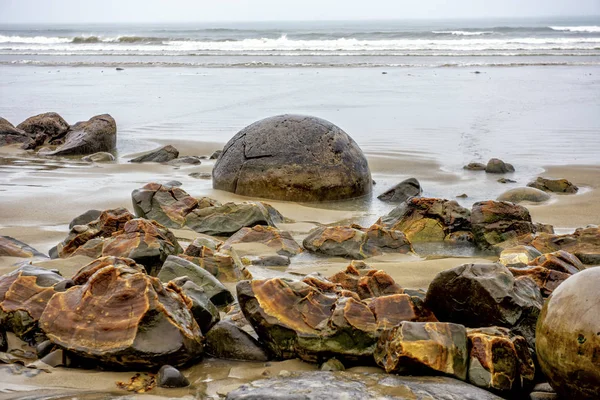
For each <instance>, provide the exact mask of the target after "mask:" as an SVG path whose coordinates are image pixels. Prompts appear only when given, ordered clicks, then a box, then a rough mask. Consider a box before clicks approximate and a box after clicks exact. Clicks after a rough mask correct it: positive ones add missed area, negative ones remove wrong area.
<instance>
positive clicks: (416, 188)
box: [377, 178, 423, 203]
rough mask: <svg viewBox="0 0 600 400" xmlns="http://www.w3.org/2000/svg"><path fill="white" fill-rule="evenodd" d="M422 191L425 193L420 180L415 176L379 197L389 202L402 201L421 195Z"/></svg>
mask: <svg viewBox="0 0 600 400" xmlns="http://www.w3.org/2000/svg"><path fill="white" fill-rule="evenodd" d="M421 193H423V189H421V184H420V183H419V181H418V180H417V179H415V178H408V179H406V180H404V181H402V182H400V183H399V184H397V185H396V186H394V187H393V188H391V189H390V190H388V191H386V192H385V193H383V194H380V195H379V196H377V198H378V199H379V200H381V201H386V202H389V203H402V202H405V201H406V200H408V199H410V198H411V197H418V196H420V195H421Z"/></svg>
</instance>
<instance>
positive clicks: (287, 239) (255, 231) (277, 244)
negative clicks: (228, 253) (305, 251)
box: [220, 225, 302, 257]
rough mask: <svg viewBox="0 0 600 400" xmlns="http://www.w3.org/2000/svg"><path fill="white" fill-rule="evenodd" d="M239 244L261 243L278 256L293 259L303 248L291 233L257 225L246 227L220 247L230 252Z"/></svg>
mask: <svg viewBox="0 0 600 400" xmlns="http://www.w3.org/2000/svg"><path fill="white" fill-rule="evenodd" d="M238 243H261V244H264V245H266V246H268V247H271V248H273V249H274V250H275V251H276V252H277V254H280V255H284V256H288V257H292V256H295V255H297V254H299V253H301V252H302V247H300V245H299V244H298V243H297V242H296V241H295V240H294V238H292V235H291V234H290V233H289V232H284V231H280V230H279V229H277V228H274V227H271V226H263V225H256V226H254V227H252V228H248V227H244V228H242V229H240V230H239V231H237V232H236V233H235V234H234V235H233V236H231V237H230V238H229V239H227V240H226V241H225V242H224V243H223V244H222V245H221V247H220V249H221V250H229V249H230V248H231V247H232V246H233V245H235V244H238Z"/></svg>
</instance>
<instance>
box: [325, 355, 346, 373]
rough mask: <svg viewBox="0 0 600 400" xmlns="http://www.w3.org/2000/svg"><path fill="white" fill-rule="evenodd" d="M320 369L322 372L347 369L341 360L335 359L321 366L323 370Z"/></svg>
mask: <svg viewBox="0 0 600 400" xmlns="http://www.w3.org/2000/svg"><path fill="white" fill-rule="evenodd" d="M319 369H320V370H321V371H344V370H345V369H346V368H345V367H344V364H342V362H341V361H340V360H338V359H337V358H335V357H334V358H330V359H329V360H327V361H325V362H324V363H323V364H321V368H319Z"/></svg>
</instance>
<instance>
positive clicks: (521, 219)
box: [471, 200, 535, 249]
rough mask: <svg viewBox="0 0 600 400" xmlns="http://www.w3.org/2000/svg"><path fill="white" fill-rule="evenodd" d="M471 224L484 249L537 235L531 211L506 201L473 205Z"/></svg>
mask: <svg viewBox="0 0 600 400" xmlns="http://www.w3.org/2000/svg"><path fill="white" fill-rule="evenodd" d="M471 224H472V231H473V236H474V237H475V242H476V243H477V245H478V246H479V247H481V248H484V249H488V248H491V247H492V246H494V245H496V244H498V243H502V242H505V241H510V240H514V239H516V238H518V237H520V236H523V235H527V234H531V233H535V227H534V225H533V223H532V222H531V216H530V215H529V211H528V210H527V209H526V208H525V207H523V206H519V205H516V204H513V203H508V202H505V201H492V200H488V201H481V202H479V203H475V204H473V209H472V210H471ZM515 244H516V243H515ZM519 244H521V243H519ZM511 245H512V243H511Z"/></svg>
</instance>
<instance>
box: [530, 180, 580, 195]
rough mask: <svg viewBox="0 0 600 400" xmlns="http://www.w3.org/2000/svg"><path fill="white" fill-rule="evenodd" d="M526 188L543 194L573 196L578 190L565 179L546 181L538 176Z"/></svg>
mask: <svg viewBox="0 0 600 400" xmlns="http://www.w3.org/2000/svg"><path fill="white" fill-rule="evenodd" d="M527 186H529V187H532V188H536V189H539V190H543V191H545V192H554V193H568V194H574V193H577V192H578V191H579V188H578V187H577V186H575V185H574V184H573V183H571V182H569V181H568V180H566V179H548V178H543V177H541V176H539V177H538V178H537V179H536V180H535V181H533V182H529V183H528V184H527Z"/></svg>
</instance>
